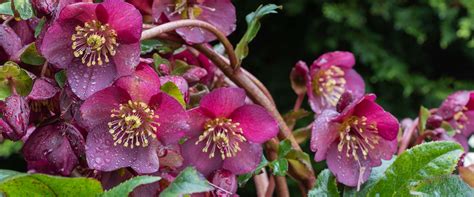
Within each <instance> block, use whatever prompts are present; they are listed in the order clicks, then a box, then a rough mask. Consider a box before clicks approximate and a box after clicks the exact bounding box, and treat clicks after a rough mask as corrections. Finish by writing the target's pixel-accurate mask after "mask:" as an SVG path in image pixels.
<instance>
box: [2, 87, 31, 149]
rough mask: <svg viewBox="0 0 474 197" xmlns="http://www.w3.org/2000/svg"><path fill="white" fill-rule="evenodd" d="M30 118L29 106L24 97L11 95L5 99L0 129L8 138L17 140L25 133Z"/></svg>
mask: <svg viewBox="0 0 474 197" xmlns="http://www.w3.org/2000/svg"><path fill="white" fill-rule="evenodd" d="M29 119H30V108H29V107H28V103H27V102H26V101H25V98H23V97H21V96H18V95H12V96H10V97H8V98H7V99H6V101H5V109H4V112H3V118H2V121H1V123H0V129H1V132H2V133H3V135H4V137H5V138H7V139H10V140H19V139H21V138H22V137H23V136H24V135H25V134H26V129H27V127H28V122H29Z"/></svg>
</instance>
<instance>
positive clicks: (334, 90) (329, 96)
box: [313, 66, 346, 106]
mask: <svg viewBox="0 0 474 197" xmlns="http://www.w3.org/2000/svg"><path fill="white" fill-rule="evenodd" d="M345 85H346V79H344V71H343V70H342V69H341V68H339V67H337V66H330V67H329V68H327V69H321V70H319V71H318V73H317V74H316V76H315V77H314V78H313V86H314V87H313V90H314V93H315V94H316V95H318V96H322V97H323V98H324V99H322V102H323V103H322V104H324V105H327V104H329V105H331V106H336V104H337V101H339V98H341V95H342V94H343V93H344V91H345Z"/></svg>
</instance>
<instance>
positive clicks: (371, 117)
mask: <svg viewBox="0 0 474 197" xmlns="http://www.w3.org/2000/svg"><path fill="white" fill-rule="evenodd" d="M354 115H356V116H359V117H362V116H365V117H367V122H369V123H370V122H375V123H376V125H377V130H378V132H379V135H380V136H382V137H383V138H384V139H386V140H393V139H395V138H396V137H397V134H398V131H399V129H400V125H399V124H398V120H397V119H396V118H395V117H394V116H393V115H392V114H390V113H389V112H386V111H385V110H384V109H383V108H382V107H381V106H380V105H378V104H377V103H375V101H373V100H370V99H363V100H362V102H360V103H359V104H357V105H356V106H355V109H354Z"/></svg>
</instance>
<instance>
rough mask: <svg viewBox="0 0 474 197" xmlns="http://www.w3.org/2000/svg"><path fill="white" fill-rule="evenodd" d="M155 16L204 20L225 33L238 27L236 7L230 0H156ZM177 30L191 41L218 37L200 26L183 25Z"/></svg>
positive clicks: (170, 18) (204, 40)
mask: <svg viewBox="0 0 474 197" xmlns="http://www.w3.org/2000/svg"><path fill="white" fill-rule="evenodd" d="M153 17H154V18H155V20H157V21H159V20H161V22H167V21H166V20H170V21H176V20H181V19H197V20H202V21H205V22H208V23H210V24H212V25H214V26H215V27H217V29H219V30H220V31H222V32H223V33H224V34H225V35H229V34H230V33H232V32H233V31H234V30H235V27H236V25H235V22H236V15H235V7H234V5H232V2H231V1H230V0H155V1H154V2H153ZM163 17H164V19H163ZM176 32H177V33H178V34H179V35H180V36H181V37H183V38H184V40H186V41H187V42H190V43H203V42H210V41H213V40H215V39H216V37H215V36H214V34H212V33H210V32H208V31H207V30H205V29H201V28H199V27H183V28H179V29H177V30H176Z"/></svg>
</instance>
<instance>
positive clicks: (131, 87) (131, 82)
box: [114, 64, 160, 103]
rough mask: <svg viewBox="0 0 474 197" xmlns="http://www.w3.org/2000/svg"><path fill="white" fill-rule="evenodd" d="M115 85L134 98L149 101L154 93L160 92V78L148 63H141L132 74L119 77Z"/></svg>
mask: <svg viewBox="0 0 474 197" xmlns="http://www.w3.org/2000/svg"><path fill="white" fill-rule="evenodd" d="M114 85H116V86H117V87H121V88H123V89H124V90H126V91H127V92H128V93H129V94H130V96H131V97H132V99H133V100H135V101H143V102H145V103H148V102H149V101H150V98H151V97H152V96H153V95H156V94H158V93H159V92H160V78H159V77H158V74H156V72H155V71H154V70H153V69H152V68H151V67H150V66H148V65H146V64H140V65H138V67H137V70H136V71H135V72H134V73H133V74H132V75H130V76H125V77H121V78H119V79H118V80H117V81H116V82H115V83H114Z"/></svg>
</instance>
